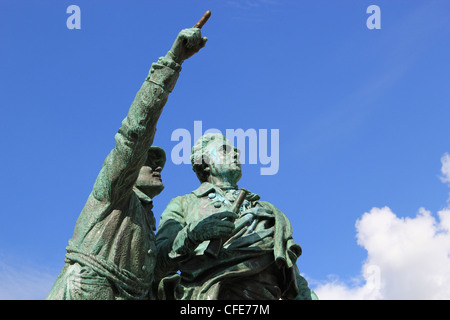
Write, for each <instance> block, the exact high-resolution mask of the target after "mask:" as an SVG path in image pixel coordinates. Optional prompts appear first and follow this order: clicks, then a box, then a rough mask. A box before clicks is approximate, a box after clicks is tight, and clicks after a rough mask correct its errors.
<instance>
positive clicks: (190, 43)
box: [166, 28, 208, 64]
mask: <svg viewBox="0 0 450 320" xmlns="http://www.w3.org/2000/svg"><path fill="white" fill-rule="evenodd" d="M206 41H208V38H206V37H203V38H202V33H201V30H200V29H199V28H190V29H184V30H181V32H180V33H179V34H178V37H177V38H176V39H175V42H174V43H173V45H172V48H171V49H170V51H169V52H168V53H167V55H166V57H167V58H169V59H172V60H173V61H175V62H176V63H179V64H181V63H183V61H184V60H186V59H188V58H190V57H192V56H193V55H194V54H195V53H197V52H198V51H199V50H200V49H201V48H203V47H204V46H205V44H206Z"/></svg>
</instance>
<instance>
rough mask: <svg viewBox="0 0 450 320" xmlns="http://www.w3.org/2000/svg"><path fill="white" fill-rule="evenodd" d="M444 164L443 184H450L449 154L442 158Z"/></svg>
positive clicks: (442, 169) (442, 170)
mask: <svg viewBox="0 0 450 320" xmlns="http://www.w3.org/2000/svg"><path fill="white" fill-rule="evenodd" d="M441 162H442V168H441V172H442V177H441V180H442V182H449V183H450V155H449V154H448V153H446V154H444V155H443V156H442V158H441Z"/></svg>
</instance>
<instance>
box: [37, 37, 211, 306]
mask: <svg viewBox="0 0 450 320" xmlns="http://www.w3.org/2000/svg"><path fill="white" fill-rule="evenodd" d="M206 41H207V39H206V38H202V36H201V32H200V28H191V29H184V30H182V31H181V32H180V33H179V35H178V37H177V38H176V40H175V42H174V44H173V46H172V48H171V49H170V51H169V52H168V53H167V55H166V56H165V57H161V58H159V60H158V62H156V63H154V64H153V65H152V67H151V69H150V72H149V74H148V76H147V78H146V79H145V81H144V83H143V85H142V87H141V88H140V90H139V91H138V93H137V95H136V98H135V99H134V101H133V103H132V104H131V107H130V109H129V112H128V115H127V117H126V118H125V119H124V120H123V122H122V126H121V128H120V129H119V131H118V133H117V134H116V136H115V140H116V145H115V147H114V149H113V150H112V151H111V152H110V154H109V155H108V156H107V158H106V160H105V161H104V163H103V167H102V169H101V171H100V173H99V175H98V177H97V179H96V181H95V184H94V187H93V189H92V192H91V194H90V195H89V198H88V200H87V202H86V204H85V206H84V208H83V210H82V212H81V214H80V216H79V218H78V220H77V222H76V225H75V230H74V233H73V237H72V239H70V240H69V245H68V246H67V248H66V249H67V253H66V257H65V262H66V263H65V266H64V267H63V270H62V271H61V273H60V275H59V277H58V278H57V280H56V282H55V283H54V285H53V288H52V289H51V291H50V293H49V294H48V296H47V297H46V299H66V300H78V299H89V300H94V299H95V300H97V299H101V300H104V299H148V298H151V297H150V292H151V290H150V289H151V285H152V281H153V271H154V268H155V257H156V256H155V255H156V246H155V235H154V231H155V218H154V216H153V212H152V211H151V208H152V198H153V197H154V196H156V195H158V194H159V193H160V192H161V191H162V189H163V187H164V186H163V184H162V180H161V176H160V172H161V170H162V166H163V165H164V162H165V154H164V151H162V149H160V148H155V147H150V146H151V145H152V143H153V138H154V135H155V131H156V123H157V121H158V119H159V116H160V114H161V112H162V109H163V107H164V105H165V104H166V101H167V98H168V95H169V93H170V92H171V91H172V89H173V88H174V86H175V83H176V81H177V79H178V75H179V72H180V71H181V64H182V63H183V61H184V60H186V59H187V58H189V57H191V56H192V55H193V54H195V53H196V52H198V51H199V50H200V49H201V48H202V47H204V46H205V43H206Z"/></svg>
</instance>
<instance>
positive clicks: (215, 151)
mask: <svg viewBox="0 0 450 320" xmlns="http://www.w3.org/2000/svg"><path fill="white" fill-rule="evenodd" d="M191 163H192V169H193V170H194V172H195V173H196V175H197V177H198V179H199V180H200V182H202V183H203V182H211V183H213V184H215V185H218V186H235V185H236V183H237V182H238V181H239V179H240V178H241V177H242V171H241V164H240V162H239V150H238V149H237V148H236V147H234V146H233V145H232V144H231V142H230V141H229V140H228V139H227V138H225V137H224V136H223V135H222V134H220V133H208V134H205V135H203V136H202V137H201V138H200V139H199V140H198V141H197V142H196V143H195V144H194V146H193V147H192V152H191Z"/></svg>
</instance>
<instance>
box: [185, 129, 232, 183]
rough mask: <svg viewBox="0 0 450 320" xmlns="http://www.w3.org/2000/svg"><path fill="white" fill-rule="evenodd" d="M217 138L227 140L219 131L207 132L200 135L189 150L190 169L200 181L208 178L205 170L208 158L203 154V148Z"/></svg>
mask: <svg viewBox="0 0 450 320" xmlns="http://www.w3.org/2000/svg"><path fill="white" fill-rule="evenodd" d="M217 139H222V140H224V141H227V138H225V136H224V135H223V134H221V133H207V134H204V135H203V136H201V137H200V139H198V140H197V142H196V143H195V144H194V146H193V147H192V152H191V163H192V170H194V172H195V174H196V175H197V178H198V179H199V180H200V182H202V183H203V182H205V181H207V178H208V173H207V172H205V167H206V166H207V163H208V159H205V157H207V155H206V154H204V150H205V149H206V147H207V145H208V144H209V143H210V142H211V141H214V140H217Z"/></svg>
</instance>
